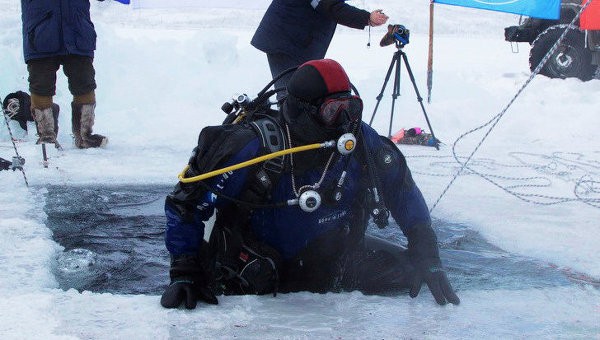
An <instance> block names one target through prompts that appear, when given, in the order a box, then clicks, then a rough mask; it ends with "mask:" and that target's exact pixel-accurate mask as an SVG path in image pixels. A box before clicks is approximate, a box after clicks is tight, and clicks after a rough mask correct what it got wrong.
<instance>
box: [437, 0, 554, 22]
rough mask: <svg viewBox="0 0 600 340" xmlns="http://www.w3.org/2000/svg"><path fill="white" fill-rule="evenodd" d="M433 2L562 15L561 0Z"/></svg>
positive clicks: (536, 15) (550, 16) (546, 16)
mask: <svg viewBox="0 0 600 340" xmlns="http://www.w3.org/2000/svg"><path fill="white" fill-rule="evenodd" d="M433 2H437V3H440V4H447V5H455V6H462V7H472V8H481V9H487V10H490V11H499V12H508V13H514V14H521V15H525V16H528V17H534V18H542V19H558V18H559V17H560V0H433Z"/></svg>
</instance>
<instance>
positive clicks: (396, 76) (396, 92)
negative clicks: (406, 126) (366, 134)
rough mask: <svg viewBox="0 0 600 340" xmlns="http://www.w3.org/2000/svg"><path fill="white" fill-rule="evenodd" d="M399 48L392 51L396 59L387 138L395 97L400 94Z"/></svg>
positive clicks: (390, 132) (390, 131)
mask: <svg viewBox="0 0 600 340" xmlns="http://www.w3.org/2000/svg"><path fill="white" fill-rule="evenodd" d="M398 52H400V50H398V51H397V52H396V53H394V59H395V60H396V72H395V73H394V90H393V92H392V111H391V113H390V125H389V128H388V138H391V137H392V122H393V121H394V108H395V106H396V99H397V98H398V96H399V95H400V67H401V60H400V55H399V54H398Z"/></svg>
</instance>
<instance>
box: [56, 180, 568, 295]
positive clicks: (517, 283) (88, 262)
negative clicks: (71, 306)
mask: <svg viewBox="0 0 600 340" xmlns="http://www.w3.org/2000/svg"><path fill="white" fill-rule="evenodd" d="M171 189H172V186H120V187H64V186H52V187H49V188H48V194H47V200H46V202H47V203H46V207H45V211H46V214H47V215H48V221H47V224H48V227H49V228H50V229H51V230H52V231H53V232H54V239H55V240H56V241H57V242H58V243H60V244H61V245H62V246H64V248H65V250H64V252H63V254H62V255H61V256H60V257H59V258H58V259H57V265H56V268H55V274H56V277H57V279H58V282H59V284H60V285H61V287H62V288H63V289H69V288H75V289H77V290H88V291H92V292H109V293H126V294H138V293H141V294H160V293H162V291H163V289H164V287H165V286H166V285H167V284H168V280H169V278H168V270H169V255H168V252H167V250H166V249H165V247H164V243H163V236H164V226H165V217H164V213H163V204H164V198H165V195H166V194H167V193H169V191H170V190H171ZM434 228H435V230H436V232H437V235H438V239H439V242H440V248H441V256H442V259H443V261H444V265H445V267H446V268H447V270H448V275H449V277H450V280H451V282H452V284H453V285H454V287H455V288H456V289H457V290H459V291H460V290H469V289H483V290H486V289H489V290H495V289H524V288H532V287H533V288H541V287H552V286H562V285H569V284H574V282H576V280H575V278H574V275H572V274H571V273H568V272H565V271H562V270H559V269H557V268H556V267H555V266H552V265H550V264H547V263H543V262H540V261H537V260H534V259H531V258H526V257H522V256H516V255H514V254H510V253H507V252H505V251H503V250H501V249H499V248H497V247H495V246H493V245H491V244H490V243H488V242H486V241H485V239H483V238H482V237H481V236H480V235H479V234H478V233H476V232H475V231H473V230H471V229H469V228H468V226H465V225H460V224H453V223H449V222H446V221H440V220H437V221H434ZM369 232H371V233H374V234H378V235H380V236H382V237H384V238H386V239H389V240H392V241H394V242H399V243H403V244H405V239H404V237H403V236H402V233H401V232H400V230H399V228H398V227H397V226H395V225H390V226H389V227H387V228H385V229H381V230H380V229H378V228H377V227H374V226H370V227H369Z"/></svg>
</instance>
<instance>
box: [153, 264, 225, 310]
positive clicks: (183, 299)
mask: <svg viewBox="0 0 600 340" xmlns="http://www.w3.org/2000/svg"><path fill="white" fill-rule="evenodd" d="M169 274H170V276H171V284H170V285H169V286H168V287H167V288H166V289H165V292H164V293H163V295H162V297H161V299H160V304H161V305H162V306H163V307H165V308H177V307H179V306H180V305H181V303H185V308H187V309H194V308H196V303H197V301H198V300H202V301H204V302H206V303H208V304H211V305H217V304H219V301H218V300H217V297H216V296H215V294H214V293H213V292H212V291H211V290H210V288H209V287H208V282H209V280H208V275H207V274H206V272H205V271H204V269H202V267H201V265H200V264H199V263H198V260H197V259H196V257H192V256H182V257H179V258H177V259H174V260H172V261H171V270H170V272H169Z"/></svg>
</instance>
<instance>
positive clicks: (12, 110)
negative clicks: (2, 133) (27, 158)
mask: <svg viewBox="0 0 600 340" xmlns="http://www.w3.org/2000/svg"><path fill="white" fill-rule="evenodd" d="M17 102H18V100H17ZM17 110H18V104H17V105H15V103H14V101H13V100H12V99H9V104H8V105H7V108H6V109H4V108H2V115H3V116H4V122H5V123H6V127H7V128H8V134H9V135H10V141H11V142H12V145H13V148H14V149H15V155H16V156H17V157H18V158H19V159H22V158H21V155H19V150H18V149H17V144H16V143H15V138H14V137H13V133H12V129H11V128H10V124H9V123H8V119H9V118H12V117H14V116H15V115H16V114H17ZM19 170H21V173H23V180H25V186H27V187H29V182H28V181H27V175H26V174H25V170H24V169H23V167H20V168H19Z"/></svg>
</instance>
